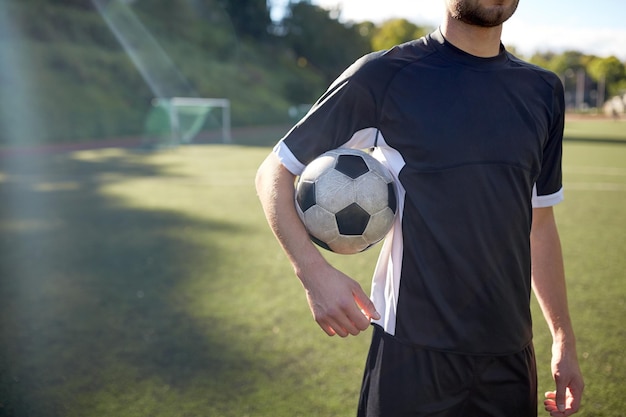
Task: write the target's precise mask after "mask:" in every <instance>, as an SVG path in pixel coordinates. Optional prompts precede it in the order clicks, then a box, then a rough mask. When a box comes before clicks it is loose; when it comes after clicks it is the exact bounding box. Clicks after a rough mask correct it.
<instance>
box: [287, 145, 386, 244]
mask: <svg viewBox="0 0 626 417" xmlns="http://www.w3.org/2000/svg"><path fill="white" fill-rule="evenodd" d="M396 207H397V203H396V190H395V185H394V181H393V177H392V176H391V174H390V173H389V171H388V170H387V168H386V167H385V166H384V165H382V164H381V163H380V162H379V161H377V160H376V159H374V157H372V156H371V155H369V154H368V153H366V152H364V151H361V150H356V149H334V150H331V151H328V152H326V153H324V154H322V155H321V156H319V157H318V158H316V159H315V160H313V161H312V162H311V163H310V164H309V165H307V166H306V168H305V169H304V171H303V172H302V174H301V175H300V177H299V179H298V181H297V183H296V210H297V212H298V215H299V216H300V219H301V220H302V222H303V223H304V226H305V227H306V229H307V231H308V232H309V235H310V237H311V240H312V241H313V242H315V243H316V244H317V245H319V246H320V247H322V248H324V249H327V250H330V251H332V252H336V253H340V254H354V253H358V252H362V251H364V250H366V249H368V248H369V247H371V246H372V245H374V244H376V243H377V242H379V241H380V240H382V239H383V238H384V237H385V235H386V234H387V232H388V231H389V229H390V228H391V226H392V224H393V221H394V217H395V214H396Z"/></svg>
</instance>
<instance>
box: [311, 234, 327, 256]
mask: <svg viewBox="0 0 626 417" xmlns="http://www.w3.org/2000/svg"><path fill="white" fill-rule="evenodd" d="M309 237H310V238H311V240H312V241H313V243H315V244H316V245H318V246H319V247H321V248H323V249H326V250H328V251H331V252H332V251H333V250H332V249H331V248H330V246H328V245H327V244H326V243H325V242H322V241H321V240H319V239H318V238H316V237H315V236H313V235H309Z"/></svg>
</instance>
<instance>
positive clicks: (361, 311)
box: [256, 153, 379, 337]
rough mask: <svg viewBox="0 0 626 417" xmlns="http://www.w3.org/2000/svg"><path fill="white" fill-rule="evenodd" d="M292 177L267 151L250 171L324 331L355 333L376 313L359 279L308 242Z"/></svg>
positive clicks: (364, 327) (276, 158) (265, 208)
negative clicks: (329, 261)
mask: <svg viewBox="0 0 626 417" xmlns="http://www.w3.org/2000/svg"><path fill="white" fill-rule="evenodd" d="M294 180H295V176H294V175H293V174H292V173H291V172H289V171H288V170H287V169H286V168H285V167H284V166H283V165H282V164H281V163H280V161H279V159H278V157H277V156H276V155H275V154H274V153H270V155H269V156H268V157H267V158H266V159H265V161H263V163H262V164H261V166H260V167H259V170H258V172H257V176H256V190H257V194H258V196H259V200H260V201H261V205H262V206H263V210H264V212H265V217H266V218H267V221H268V223H269V225H270V228H271V229H272V231H273V232H274V235H275V236H276V238H277V239H278V241H279V242H280V244H281V246H282V248H283V250H284V251H285V253H286V254H287V256H288V258H289V260H290V261H291V264H292V265H293V268H294V271H295V273H296V275H297V276H298V278H299V279H300V281H301V282H302V285H303V287H304V289H305V291H306V295H307V300H308V302H309V307H310V309H311V313H312V314H313V317H314V318H315V320H316V321H317V323H318V324H319V326H320V327H321V328H322V329H323V330H324V331H325V332H326V333H327V334H328V335H329V336H333V335H335V334H337V335H339V336H341V337H346V336H348V335H349V334H352V335H357V334H359V333H360V332H361V331H363V330H365V329H367V328H368V327H369V324H370V319H372V318H373V319H378V318H379V315H378V313H377V312H376V309H375V307H374V304H373V303H372V301H371V300H370V299H369V297H368V296H367V294H365V292H364V291H363V289H362V288H361V286H360V285H359V283H358V282H356V281H354V280H353V279H351V278H350V277H348V276H347V275H345V274H343V273H342V272H340V271H338V270H337V269H335V268H333V267H332V266H331V265H330V264H329V263H328V262H327V261H326V260H325V259H324V257H323V256H322V255H321V254H320V252H319V250H318V249H317V248H315V246H314V245H313V243H312V242H311V240H310V238H309V235H308V233H307V232H306V230H305V228H304V225H303V224H302V222H301V221H300V217H298V213H297V212H296V208H295V204H294Z"/></svg>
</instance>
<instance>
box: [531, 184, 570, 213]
mask: <svg viewBox="0 0 626 417" xmlns="http://www.w3.org/2000/svg"><path fill="white" fill-rule="evenodd" d="M564 198H565V196H564V194H563V187H561V189H560V190H559V191H557V192H556V193H553V194H548V195H537V185H535V186H534V187H533V198H532V206H533V208H542V207H552V206H555V205H557V204H559V203H560V202H561V201H563V199H564Z"/></svg>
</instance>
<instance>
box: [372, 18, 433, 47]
mask: <svg viewBox="0 0 626 417" xmlns="http://www.w3.org/2000/svg"><path fill="white" fill-rule="evenodd" d="M428 32H429V30H428V29H426V28H424V27H420V26H417V25H415V24H413V23H411V22H409V21H408V20H406V19H391V20H387V21H386V22H384V23H383V24H382V25H381V26H380V27H379V28H378V29H376V30H375V31H374V35H373V36H372V40H371V43H372V49H373V50H375V51H378V50H382V49H389V48H391V47H393V46H395V45H398V44H401V43H404V42H408V41H411V40H413V39H417V38H420V37H422V36H424V35H426V34H427V33H428Z"/></svg>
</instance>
